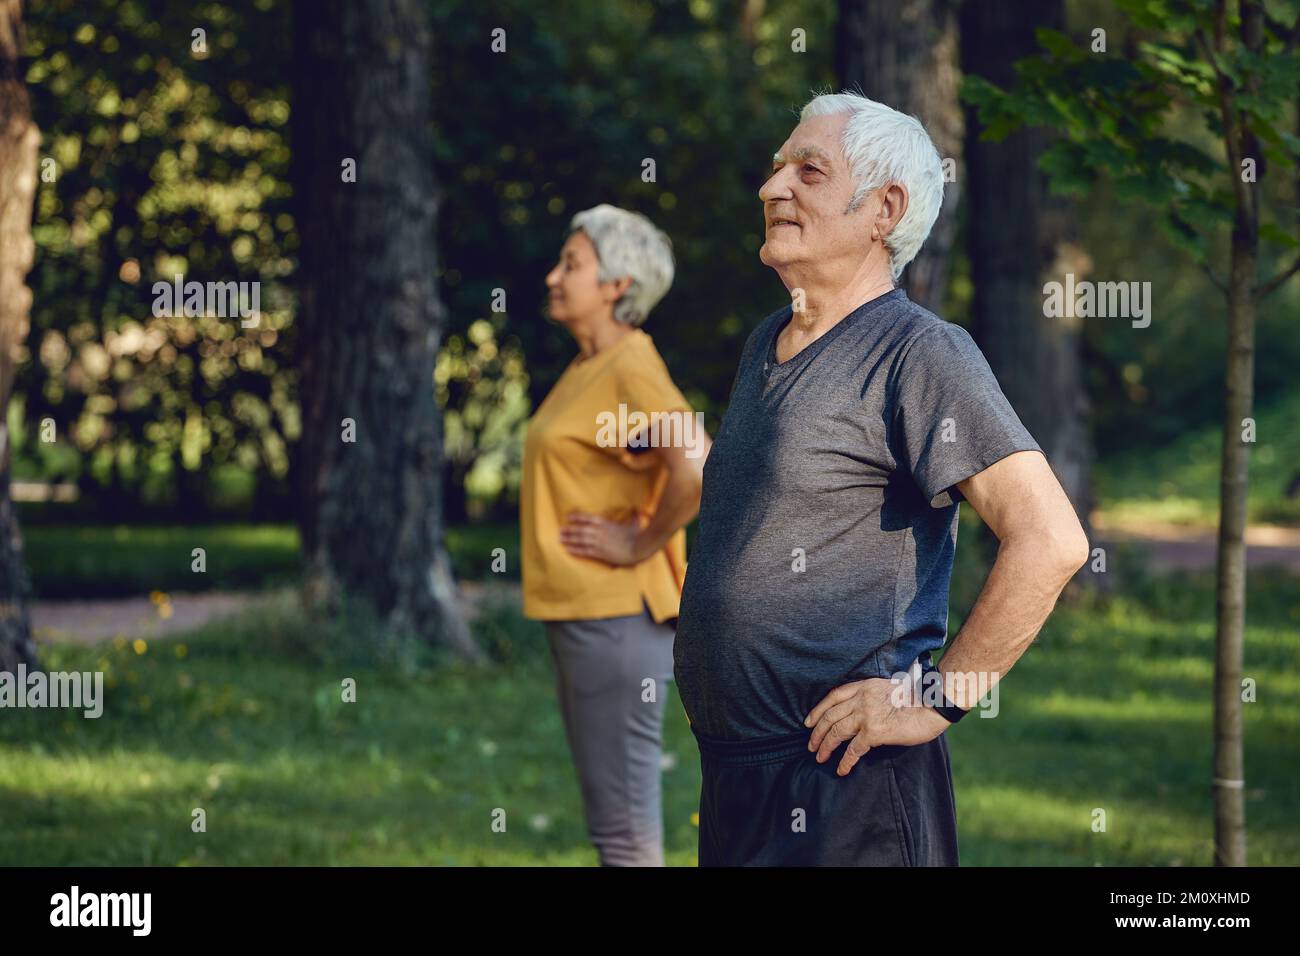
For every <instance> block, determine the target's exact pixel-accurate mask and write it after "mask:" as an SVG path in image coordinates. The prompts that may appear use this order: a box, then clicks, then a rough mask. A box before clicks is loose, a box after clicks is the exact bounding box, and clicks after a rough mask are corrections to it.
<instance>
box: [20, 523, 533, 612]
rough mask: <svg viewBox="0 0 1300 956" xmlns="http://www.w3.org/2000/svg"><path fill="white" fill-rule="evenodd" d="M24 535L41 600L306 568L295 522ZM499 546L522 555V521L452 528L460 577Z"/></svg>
mask: <svg viewBox="0 0 1300 956" xmlns="http://www.w3.org/2000/svg"><path fill="white" fill-rule="evenodd" d="M23 539H24V542H23V543H24V549H25V553H26V558H27V567H28V569H29V572H30V574H31V578H32V588H33V590H34V592H35V594H36V596H37V597H39V598H43V599H58V598H95V597H116V596H123V595H136V594H148V593H150V592H152V591H206V590H246V589H259V588H266V587H278V586H282V585H286V584H290V583H291V582H293V580H294V579H295V578H296V576H297V575H298V573H299V571H300V570H301V568H300V555H299V542H298V529H297V528H295V527H294V526H292V525H240V524H230V525H192V526H185V525H101V526H94V525H32V526H26V525H25V526H24V527H23ZM497 547H501V548H505V549H506V553H507V555H508V556H515V555H517V554H518V553H519V528H518V526H517V525H478V526H472V527H463V528H449V529H448V530H447V550H448V551H449V552H450V554H451V560H452V565H453V567H454V568H455V570H456V575H457V577H460V578H481V577H484V576H488V575H490V574H491V565H492V550H493V548H497ZM195 548H203V549H204V552H205V560H206V564H207V570H206V571H205V572H204V573H202V574H199V573H196V572H195V571H193V570H192V565H193V562H194V558H193V557H192V553H193V550H194V549H195ZM505 577H507V578H514V579H516V580H517V579H518V578H519V562H518V560H508V561H507V563H506V573H505Z"/></svg>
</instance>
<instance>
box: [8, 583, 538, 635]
mask: <svg viewBox="0 0 1300 956" xmlns="http://www.w3.org/2000/svg"><path fill="white" fill-rule="evenodd" d="M518 590H519V585H518V584H510V583H503V584H491V585H484V584H480V583H478V582H476V581H466V582H463V583H462V584H461V597H462V598H463V602H462V606H463V607H464V609H465V613H466V614H467V615H468V616H469V617H470V618H473V616H474V615H475V614H477V612H478V607H479V604H480V603H481V602H482V601H483V599H484V597H485V596H486V595H488V594H496V593H503V594H517V592H518ZM257 596H258V595H257V594H256V593H255V592H246V591H204V592H199V593H193V594H186V593H182V592H175V593H171V594H165V595H164V594H157V595H154V596H153V597H149V596H140V597H128V598H103V599H98V600H90V601H36V602H35V603H33V604H32V606H31V614H32V630H33V631H34V632H35V634H36V642H37V643H38V644H42V643H44V644H58V643H63V644H94V643H97V642H99V641H108V640H112V639H113V638H115V637H131V638H136V637H142V638H144V639H145V640H155V639H158V638H165V637H172V636H174V635H177V634H183V633H185V632H187V631H192V630H194V629H195V628H197V627H200V626H202V625H203V624H206V623H207V622H208V621H211V620H213V619H215V618H220V617H226V616H227V615H230V614H235V613H237V612H239V611H241V610H243V609H244V608H245V607H247V606H248V604H249V603H250V602H252V601H254V600H256V598H257Z"/></svg>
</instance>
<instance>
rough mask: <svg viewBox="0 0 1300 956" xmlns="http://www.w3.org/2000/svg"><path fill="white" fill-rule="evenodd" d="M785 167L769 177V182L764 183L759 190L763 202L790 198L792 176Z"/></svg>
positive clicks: (759, 196)
mask: <svg viewBox="0 0 1300 956" xmlns="http://www.w3.org/2000/svg"><path fill="white" fill-rule="evenodd" d="M788 168H789V167H785V168H783V169H780V170H778V171H777V172H775V173H773V174H772V175H771V176H769V177H768V179H767V182H765V183H763V185H762V186H760V187H759V190H758V198H759V199H761V200H762V201H763V202H771V201H772V200H773V199H790V198H791V193H790V178H789V176H788V175H787V174H786V169H788Z"/></svg>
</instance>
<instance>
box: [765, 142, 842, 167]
mask: <svg viewBox="0 0 1300 956" xmlns="http://www.w3.org/2000/svg"><path fill="white" fill-rule="evenodd" d="M790 157H791V158H792V159H794V160H795V161H802V160H805V159H816V160H818V161H819V162H821V163H824V164H825V165H827V166H830V165H832V164H833V161H832V160H831V158H830V156H829V155H828V154H827V153H826V152H825V151H824V150H822V149H820V148H819V147H817V146H799V147H796V148H795V149H793V150H791V151H790ZM784 162H785V160H784V159H782V158H781V154H780V152H776V153H773V154H772V165H773V166H777V165H779V164H782V163H784Z"/></svg>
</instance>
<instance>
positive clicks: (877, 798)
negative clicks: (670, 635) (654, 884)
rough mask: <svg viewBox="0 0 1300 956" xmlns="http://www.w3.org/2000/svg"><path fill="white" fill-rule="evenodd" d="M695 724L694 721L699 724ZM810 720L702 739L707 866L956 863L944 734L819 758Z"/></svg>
mask: <svg viewBox="0 0 1300 956" xmlns="http://www.w3.org/2000/svg"><path fill="white" fill-rule="evenodd" d="M692 730H694V728H692ZM811 736H812V731H811V730H801V731H797V732H795V733H793V734H787V735H785V736H782V737H765V738H761V739H757V740H743V741H732V740H719V739H717V738H712V737H707V736H704V735H702V734H700V733H699V732H698V731H696V732H695V739H696V740H697V742H698V743H699V746H700V765H701V768H702V770H703V777H704V779H703V783H702V784H701V789H700V860H699V863H700V866H956V865H957V806H956V801H955V799H954V797H953V790H952V767H951V764H950V763H949V760H948V744H947V741H946V740H945V737H946V736H947V735H946V734H940V735H939V736H938V737H936V738H935V739H934V740H931V741H929V742H928V743H924V744H919V745H917V746H913V747H907V746H902V745H890V746H887V747H873V748H872V749H871V750H869V751H867V755H866V756H865V757H863V758H861V759H860V760H859V761H858V762H857V764H856V765H854V767H853V769H852V770H850V771H849V772H848V774H847V775H846V776H843V777H840V776H838V775H837V774H836V772H835V770H836V768H837V767H838V766H839V764H840V760H841V759H842V758H843V756H844V748H845V747H846V746H847V745H848V743H847V741H846V742H845V743H842V744H840V746H839V747H837V748H836V749H835V751H834V753H832V754H831V756H830V757H829V758H828V759H827V760H826V762H825V763H820V764H819V763H818V762H817V755H816V753H815V752H813V751H810V750H809V749H808V740H809V738H810V737H811Z"/></svg>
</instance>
